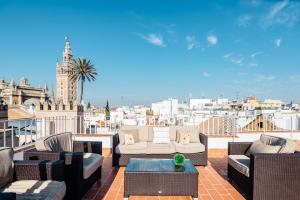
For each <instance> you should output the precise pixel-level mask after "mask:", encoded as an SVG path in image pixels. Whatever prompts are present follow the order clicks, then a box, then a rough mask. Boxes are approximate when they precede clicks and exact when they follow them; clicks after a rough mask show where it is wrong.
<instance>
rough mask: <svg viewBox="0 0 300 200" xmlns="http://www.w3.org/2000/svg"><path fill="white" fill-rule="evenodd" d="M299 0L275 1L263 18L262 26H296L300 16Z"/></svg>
mask: <svg viewBox="0 0 300 200" xmlns="http://www.w3.org/2000/svg"><path fill="white" fill-rule="evenodd" d="M299 5H300V4H299V2H290V1H289V0H284V1H280V2H277V3H275V4H274V5H273V6H272V7H271V8H270V10H269V12H268V13H267V15H265V16H264V17H263V18H262V22H261V23H262V26H263V27H264V28H268V27H270V26H273V25H276V24H278V25H284V26H288V27H292V26H294V24H295V23H296V22H297V21H298V18H299Z"/></svg>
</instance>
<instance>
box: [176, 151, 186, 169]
mask: <svg viewBox="0 0 300 200" xmlns="http://www.w3.org/2000/svg"><path fill="white" fill-rule="evenodd" d="M173 162H174V164H175V165H176V166H184V162H185V157H184V155H183V154H181V153H177V154H175V155H174V157H173Z"/></svg>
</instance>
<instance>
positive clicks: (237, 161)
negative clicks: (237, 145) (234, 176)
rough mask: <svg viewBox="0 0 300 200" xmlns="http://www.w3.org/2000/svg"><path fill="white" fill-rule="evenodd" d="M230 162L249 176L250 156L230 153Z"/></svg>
mask: <svg viewBox="0 0 300 200" xmlns="http://www.w3.org/2000/svg"><path fill="white" fill-rule="evenodd" d="M228 164H229V165H230V166H231V167H233V168H234V169H236V170H237V171H238V172H240V173H242V174H244V175H245V176H247V177H249V168H250V158H249V157H247V156H245V155H229V156H228Z"/></svg>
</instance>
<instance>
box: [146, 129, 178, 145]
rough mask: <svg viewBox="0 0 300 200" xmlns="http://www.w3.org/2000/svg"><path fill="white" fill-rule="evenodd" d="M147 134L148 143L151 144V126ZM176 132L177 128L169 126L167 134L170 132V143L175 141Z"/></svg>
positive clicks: (152, 134)
mask: <svg viewBox="0 0 300 200" xmlns="http://www.w3.org/2000/svg"><path fill="white" fill-rule="evenodd" d="M148 130H149V132H148V142H153V136H154V132H153V126H149V129H148ZM176 130H177V128H176V127H175V126H170V127H169V132H170V141H176Z"/></svg>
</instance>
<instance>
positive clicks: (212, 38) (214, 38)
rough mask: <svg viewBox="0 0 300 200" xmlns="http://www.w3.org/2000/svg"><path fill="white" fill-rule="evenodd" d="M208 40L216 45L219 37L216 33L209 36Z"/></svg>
mask: <svg viewBox="0 0 300 200" xmlns="http://www.w3.org/2000/svg"><path fill="white" fill-rule="evenodd" d="M207 41H208V43H209V44H210V45H216V44H217V43H218V37H217V36H215V35H209V36H207Z"/></svg>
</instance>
